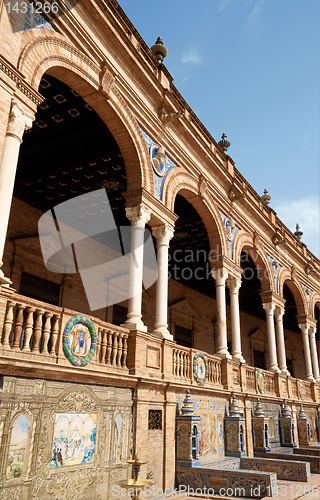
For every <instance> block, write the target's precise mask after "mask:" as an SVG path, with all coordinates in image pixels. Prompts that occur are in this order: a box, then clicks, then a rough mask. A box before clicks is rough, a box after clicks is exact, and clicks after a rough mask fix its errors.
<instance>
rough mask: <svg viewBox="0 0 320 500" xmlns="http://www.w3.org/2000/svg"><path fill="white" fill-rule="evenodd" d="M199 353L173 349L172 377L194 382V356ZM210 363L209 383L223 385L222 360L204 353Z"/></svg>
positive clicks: (186, 349) (177, 348) (185, 349)
mask: <svg viewBox="0 0 320 500" xmlns="http://www.w3.org/2000/svg"><path fill="white" fill-rule="evenodd" d="M196 352H197V351H195V350H194V349H190V348H188V347H181V346H177V347H173V349H172V375H174V376H175V377H178V378H181V379H185V380H189V381H190V382H191V383H192V382H194V378H193V361H192V360H193V356H194V354H195V353H196ZM204 354H205V356H206V358H207V362H208V383H211V384H215V385H217V384H218V385H221V359H220V358H218V357H216V356H212V355H211V354H206V353H204Z"/></svg>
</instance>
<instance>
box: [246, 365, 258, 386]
mask: <svg viewBox="0 0 320 500" xmlns="http://www.w3.org/2000/svg"><path fill="white" fill-rule="evenodd" d="M246 387H247V389H249V390H250V391H256V370H255V368H252V367H249V366H247V367H246Z"/></svg>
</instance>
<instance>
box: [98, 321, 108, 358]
mask: <svg viewBox="0 0 320 500" xmlns="http://www.w3.org/2000/svg"><path fill="white" fill-rule="evenodd" d="M107 335H108V330H105V329H103V330H102V333H101V357H100V363H101V364H102V365H104V364H106V349H107Z"/></svg>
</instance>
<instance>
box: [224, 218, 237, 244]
mask: <svg viewBox="0 0 320 500" xmlns="http://www.w3.org/2000/svg"><path fill="white" fill-rule="evenodd" d="M236 230H237V228H236V223H235V222H234V220H233V219H226V235H227V240H228V241H233V240H234V237H235V234H236Z"/></svg>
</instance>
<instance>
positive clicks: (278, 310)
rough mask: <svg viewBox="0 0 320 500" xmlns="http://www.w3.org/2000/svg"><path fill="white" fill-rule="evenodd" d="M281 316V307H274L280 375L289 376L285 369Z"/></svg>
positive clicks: (282, 311) (282, 313)
mask: <svg viewBox="0 0 320 500" xmlns="http://www.w3.org/2000/svg"><path fill="white" fill-rule="evenodd" d="M283 315H284V309H283V308H282V307H276V308H275V311H274V316H275V323H276V337H277V348H278V362H279V368H280V370H281V373H282V375H290V373H289V372H288V369H287V360H286V347H285V344H284V332H283Z"/></svg>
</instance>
